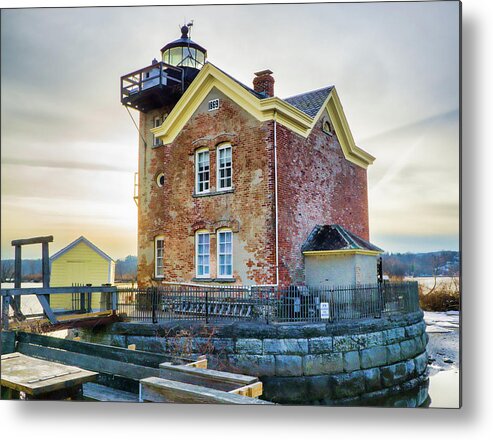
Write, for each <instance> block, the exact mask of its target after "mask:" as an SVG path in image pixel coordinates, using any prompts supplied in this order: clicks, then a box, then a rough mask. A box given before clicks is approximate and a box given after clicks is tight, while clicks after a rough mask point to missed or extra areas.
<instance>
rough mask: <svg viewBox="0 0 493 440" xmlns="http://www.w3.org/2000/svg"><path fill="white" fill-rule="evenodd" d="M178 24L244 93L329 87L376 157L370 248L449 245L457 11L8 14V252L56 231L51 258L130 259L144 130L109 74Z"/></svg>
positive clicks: (4, 243)
mask: <svg viewBox="0 0 493 440" xmlns="http://www.w3.org/2000/svg"><path fill="white" fill-rule="evenodd" d="M185 19H186V20H190V19H193V20H194V28H193V32H192V38H193V39H194V40H195V41H197V42H198V43H199V44H201V45H202V46H204V47H206V48H207V49H208V55H209V61H211V62H212V63H214V64H215V65H217V66H218V67H220V68H222V69H223V70H225V71H227V72H228V73H229V74H231V75H233V76H234V77H235V78H237V79H239V80H240V81H242V82H244V83H246V84H251V81H252V78H253V72H256V71H259V70H263V69H266V68H269V69H271V70H272V71H273V72H274V76H275V79H276V95H277V96H279V97H281V98H283V97H288V96H291V95H294V94H297V93H302V92H305V91H308V90H313V89H317V88H321V87H324V86H326V85H329V84H335V85H336V87H337V89H338V92H339V96H340V98H341V101H342V104H343V106H344V110H345V113H346V116H347V118H348V121H349V124H350V127H351V130H352V133H353V136H354V138H355V140H356V143H357V145H358V146H360V147H362V148H363V149H365V150H367V151H368V152H370V153H371V154H372V155H374V156H376V158H377V160H376V161H375V163H374V165H372V166H370V168H369V171H368V178H369V202H370V233H371V239H372V241H373V242H374V243H375V244H377V245H378V246H380V247H382V248H384V249H385V250H388V251H392V252H405V251H432V250H440V249H452V250H457V249H458V237H459V49H458V48H459V10H458V3H456V2H430V3H387V4H386V3H369V4H364V3H357V4H356V3H355V4H310V5H286V4H284V5H248V6H239V5H237V6H193V7H191V6H183V7H134V8H128V7H127V8H65V9H64V8H59V9H18V10H5V9H4V10H2V13H1V85H2V95H1V171H2V176H1V250H2V258H9V257H11V256H12V255H13V252H12V247H11V245H10V241H11V240H12V239H14V238H23V237H31V236H37V235H54V237H55V242H54V243H53V244H52V251H56V250H58V249H60V248H62V247H63V246H65V245H66V244H68V243H69V242H70V241H72V240H74V239H75V238H77V237H79V236H80V235H84V236H86V237H87V238H89V239H90V240H92V241H94V242H95V243H96V244H97V245H98V246H100V247H101V248H102V249H103V250H105V251H106V252H107V253H109V254H110V255H111V256H112V257H113V258H121V257H124V256H126V255H128V254H136V243H137V208H136V206H135V205H134V202H133V199H132V195H133V173H134V171H136V170H137V142H138V134H137V131H136V129H135V127H134V126H133V123H132V121H131V119H130V117H129V115H128V113H127V111H126V110H125V108H124V107H122V106H121V104H120V102H119V99H120V97H119V78H120V76H121V75H123V74H125V73H128V72H131V71H133V70H136V69H139V68H141V67H144V66H147V65H149V64H150V61H151V60H152V58H154V57H156V58H158V57H159V55H160V52H159V50H160V48H161V47H162V46H163V45H164V44H165V43H167V42H169V41H170V40H174V39H176V38H178V37H179V25H180V24H182V23H183V22H184V20H185ZM133 114H134V117H137V114H136V113H135V112H133ZM24 255H25V256H26V257H38V256H39V255H40V250H39V249H37V248H36V247H29V248H26V249H25V254H24Z"/></svg>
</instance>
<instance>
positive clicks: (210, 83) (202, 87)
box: [151, 62, 375, 168]
mask: <svg viewBox="0 0 493 440" xmlns="http://www.w3.org/2000/svg"><path fill="white" fill-rule="evenodd" d="M213 88H216V89H218V90H219V91H220V92H222V93H223V94H225V95H226V96H227V97H228V98H230V99H231V100H232V101H234V102H235V103H236V104H238V105H239V106H241V107H242V108H243V109H244V110H245V111H247V112H248V113H250V114H251V115H252V116H253V117H255V118H256V119H257V120H259V121H272V120H275V121H276V122H277V123H279V124H282V125H284V126H285V127H287V128H289V129H290V130H291V131H293V132H295V133H297V134H299V135H301V136H303V137H305V138H306V137H308V136H309V134H310V133H311V131H312V129H313V128H314V126H315V124H316V122H317V120H318V119H319V118H320V116H321V114H322V112H323V111H327V112H328V114H329V117H330V120H331V122H332V124H333V126H334V129H335V132H336V136H337V139H338V140H339V143H340V145H341V148H342V151H343V153H344V157H345V158H346V160H348V161H350V162H352V163H355V164H356V165H358V166H360V167H362V168H367V167H368V165H370V164H372V163H373V161H374V160H375V158H374V157H373V156H372V155H371V154H369V153H367V152H366V151H364V150H362V149H361V148H359V147H357V146H356V144H355V143H354V139H353V136H352V134H351V130H350V129H349V124H348V122H347V120H346V116H345V115H344V111H343V108H342V105H341V102H340V100H339V97H338V95H337V91H336V88H335V87H334V86H330V87H326V88H324V89H319V90H315V91H312V92H308V93H303V94H301V95H296V96H293V97H290V98H287V99H286V100H282V99H280V98H277V97H275V96H274V97H265V95H264V94H261V93H258V92H255V91H254V90H252V89H251V88H250V87H248V86H246V85H244V84H242V83H241V82H239V81H237V80H236V79H234V78H233V77H231V76H230V75H228V74H227V73H225V72H223V71H222V70H221V69H219V68H217V67H216V66H214V65H213V64H211V63H210V62H206V63H205V65H204V67H202V69H201V70H200V72H199V73H198V75H197V76H196V77H195V79H194V80H193V81H192V83H191V84H190V86H189V87H188V88H187V89H186V91H185V93H184V94H183V95H182V97H181V98H180V100H179V101H178V102H177V103H176V105H175V106H174V107H173V109H172V110H171V112H170V113H169V115H168V117H167V118H166V119H165V120H164V122H163V124H162V125H161V126H160V127H156V128H152V129H151V132H152V133H153V134H154V135H155V136H156V137H158V138H159V139H160V140H161V141H162V145H167V144H170V143H171V142H173V141H174V139H175V138H176V136H178V134H179V133H180V131H181V130H182V129H183V127H184V126H185V124H186V123H187V122H188V121H189V119H190V118H191V117H192V115H193V114H194V112H195V111H196V110H197V108H198V107H199V106H200V104H201V103H202V102H203V101H204V100H205V98H206V97H207V95H208V94H209V92H210V91H211V90H212V89H213ZM324 97H325V99H324ZM156 148H160V147H156Z"/></svg>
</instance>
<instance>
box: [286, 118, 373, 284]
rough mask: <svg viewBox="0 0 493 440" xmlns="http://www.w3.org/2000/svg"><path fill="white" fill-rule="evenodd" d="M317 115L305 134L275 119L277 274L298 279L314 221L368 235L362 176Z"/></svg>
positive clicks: (289, 279) (296, 281)
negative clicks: (277, 217) (277, 226)
mask: <svg viewBox="0 0 493 440" xmlns="http://www.w3.org/2000/svg"><path fill="white" fill-rule="evenodd" d="M325 117H327V115H322V116H321V119H320V120H319V121H318V122H317V124H316V125H315V127H314V129H313V130H312V132H311V134H310V135H309V136H308V138H306V139H305V138H303V137H302V136H300V135H298V134H296V133H293V132H292V131H290V130H288V129H287V128H285V127H283V126H282V125H280V124H277V150H278V154H277V158H278V188H279V201H278V205H279V213H278V216H279V256H280V258H279V276H280V283H281V284H282V285H288V284H299V283H302V282H304V267H303V255H302V253H301V246H302V245H303V243H304V242H305V240H306V239H307V237H308V235H309V234H310V232H311V231H312V229H313V228H314V227H315V225H317V224H321V225H323V224H340V225H341V226H343V227H344V228H347V229H348V230H350V231H352V232H353V233H355V234H357V235H359V236H360V237H362V238H364V239H367V240H368V239H369V229H368V193H367V175H366V170H365V169H364V168H361V167H359V166H358V165H355V164H353V163H352V162H349V161H347V160H346V159H345V157H344V154H343V151H342V148H341V146H340V144H339V142H338V140H337V137H336V136H335V134H334V135H332V136H330V135H328V134H327V133H324V132H323V131H322V122H323V120H324V118H325Z"/></svg>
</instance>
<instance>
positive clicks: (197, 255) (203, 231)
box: [195, 230, 211, 278]
mask: <svg viewBox="0 0 493 440" xmlns="http://www.w3.org/2000/svg"><path fill="white" fill-rule="evenodd" d="M199 235H208V236H209V273H206V274H202V275H199ZM195 277H196V278H210V277H211V234H210V232H209V231H207V230H200V231H197V232H195Z"/></svg>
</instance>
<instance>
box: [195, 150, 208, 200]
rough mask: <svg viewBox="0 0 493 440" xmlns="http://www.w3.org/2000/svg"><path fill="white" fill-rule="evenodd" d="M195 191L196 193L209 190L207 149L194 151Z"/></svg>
mask: <svg viewBox="0 0 493 440" xmlns="http://www.w3.org/2000/svg"><path fill="white" fill-rule="evenodd" d="M195 164H196V166H195V169H196V173H195V182H196V185H195V191H196V192H197V194H201V193H206V192H209V184H210V163H209V150H207V149H202V150H198V151H197V152H196V153H195Z"/></svg>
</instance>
